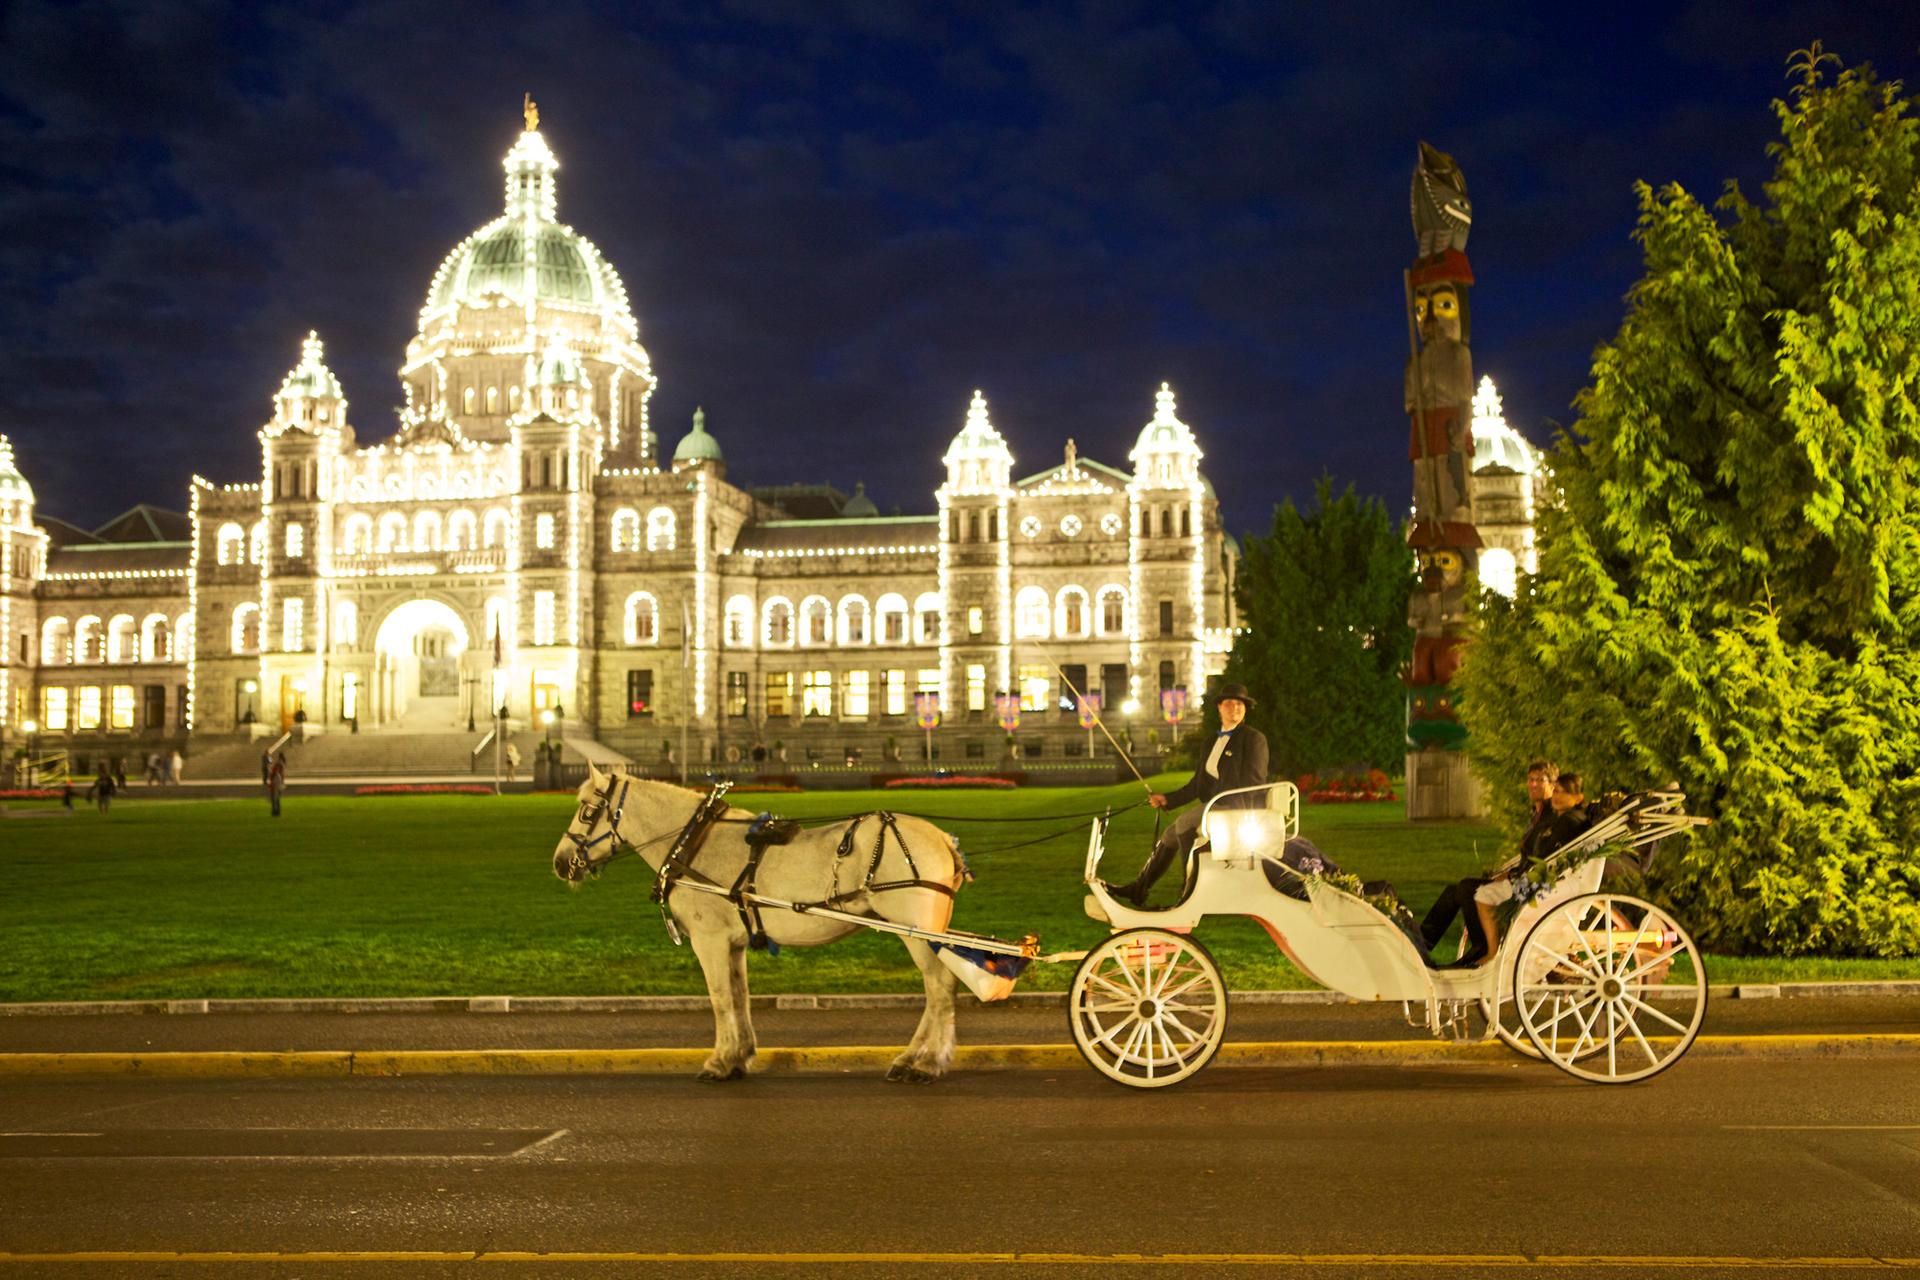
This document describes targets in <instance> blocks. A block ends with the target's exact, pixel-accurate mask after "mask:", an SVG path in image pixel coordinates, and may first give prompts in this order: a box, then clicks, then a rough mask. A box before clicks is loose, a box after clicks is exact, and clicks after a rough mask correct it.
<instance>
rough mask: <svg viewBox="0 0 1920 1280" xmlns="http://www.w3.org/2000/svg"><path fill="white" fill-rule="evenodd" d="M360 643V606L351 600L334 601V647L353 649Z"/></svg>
mask: <svg viewBox="0 0 1920 1280" xmlns="http://www.w3.org/2000/svg"><path fill="white" fill-rule="evenodd" d="M359 643H360V608H359V606H358V605H356V604H354V602H353V601H351V600H335V601H334V602H333V647H334V648H336V649H352V648H354V647H356V646H357V645H358V644H359Z"/></svg>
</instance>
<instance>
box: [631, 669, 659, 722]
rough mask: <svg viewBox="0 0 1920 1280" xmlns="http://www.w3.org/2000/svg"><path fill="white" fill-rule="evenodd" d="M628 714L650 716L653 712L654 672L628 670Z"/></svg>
mask: <svg viewBox="0 0 1920 1280" xmlns="http://www.w3.org/2000/svg"><path fill="white" fill-rule="evenodd" d="M627 714H628V715H629V716H650V715H652V714H653V672H652V671H629V672H627Z"/></svg>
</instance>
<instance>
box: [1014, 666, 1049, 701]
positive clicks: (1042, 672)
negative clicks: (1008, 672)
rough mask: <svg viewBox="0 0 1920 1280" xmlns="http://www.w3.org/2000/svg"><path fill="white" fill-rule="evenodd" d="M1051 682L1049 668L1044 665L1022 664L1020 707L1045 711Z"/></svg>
mask: <svg viewBox="0 0 1920 1280" xmlns="http://www.w3.org/2000/svg"><path fill="white" fill-rule="evenodd" d="M1049 683H1050V681H1049V679H1048V675H1047V668H1046V667H1045V666H1044V665H1041V666H1022V667H1021V668H1020V709H1021V710H1022V711H1045V710H1046V709H1047V691H1048V690H1047V686H1048V685H1049Z"/></svg>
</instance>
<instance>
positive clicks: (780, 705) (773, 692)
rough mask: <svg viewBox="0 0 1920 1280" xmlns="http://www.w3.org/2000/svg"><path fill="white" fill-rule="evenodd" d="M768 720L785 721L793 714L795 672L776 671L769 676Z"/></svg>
mask: <svg viewBox="0 0 1920 1280" xmlns="http://www.w3.org/2000/svg"><path fill="white" fill-rule="evenodd" d="M766 679H767V719H769V720H783V719H785V718H786V717H788V716H790V715H792V714H793V672H791V671H775V672H772V673H770V674H769V675H768V676H767V678H766Z"/></svg>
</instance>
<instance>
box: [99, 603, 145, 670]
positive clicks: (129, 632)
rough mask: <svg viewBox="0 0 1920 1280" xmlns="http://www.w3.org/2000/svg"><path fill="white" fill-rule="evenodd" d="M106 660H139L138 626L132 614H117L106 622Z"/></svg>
mask: <svg viewBox="0 0 1920 1280" xmlns="http://www.w3.org/2000/svg"><path fill="white" fill-rule="evenodd" d="M107 661H108V662H138V661H140V628H139V625H138V624H137V623H135V622H134V620H133V615H132V614H130V613H122V614H118V615H116V616H115V617H114V619H113V621H111V622H109V623H108V624H107Z"/></svg>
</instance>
